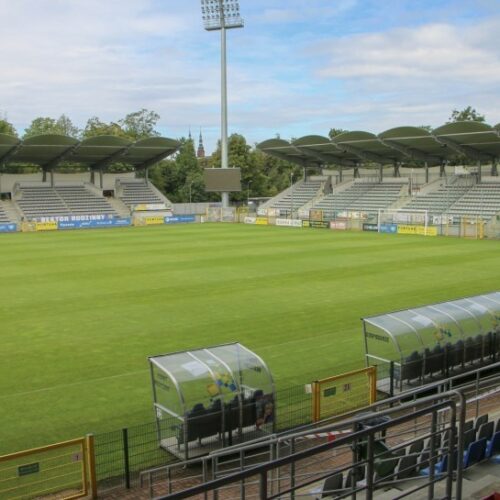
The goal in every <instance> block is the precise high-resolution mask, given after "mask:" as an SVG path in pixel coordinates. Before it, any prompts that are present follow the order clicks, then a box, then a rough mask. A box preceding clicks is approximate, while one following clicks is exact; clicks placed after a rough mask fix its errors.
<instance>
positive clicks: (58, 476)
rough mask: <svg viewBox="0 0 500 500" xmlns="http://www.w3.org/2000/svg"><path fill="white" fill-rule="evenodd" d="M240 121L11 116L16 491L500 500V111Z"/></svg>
mask: <svg viewBox="0 0 500 500" xmlns="http://www.w3.org/2000/svg"><path fill="white" fill-rule="evenodd" d="M210 2H212V3H214V2H213V1H212V0H208V1H206V2H202V4H203V5H204V6H205V4H207V5H208V7H203V8H208V9H210V8H212V7H211V3H210ZM215 3H217V4H219V3H220V6H221V7H220V10H217V9H216V10H215V11H213V12H212V11H210V10H208V11H207V12H208V14H207V13H206V12H205V11H203V15H204V18H203V19H204V22H205V28H206V29H207V30H208V31H212V30H221V29H222V31H224V29H225V28H238V27H242V25H243V24H242V21H241V19H240V17H239V10H238V11H235V10H234V5H233V4H234V3H235V2H231V1H229V0H228V1H227V2H223V1H222V0H221V1H220V2H215ZM226 3H227V4H228V5H225V4H226ZM236 3H237V2H236ZM223 4H224V6H223ZM224 9H228V10H227V13H226V15H227V18H226V21H227V23H228V25H227V26H224V13H225V12H226V11H224ZM214 12H215V14H214ZM221 13H222V14H221ZM221 19H222V21H221ZM219 21H220V22H222V28H221V26H220V25H218V24H217V23H218V22H219ZM231 23H232V24H231ZM224 36H225V35H224ZM224 44H225V41H224ZM223 81H224V80H223ZM223 85H225V83H223ZM223 94H224V92H223ZM226 98H227V96H226ZM222 99H223V100H224V95H223V96H222ZM226 105H227V102H226ZM143 111H144V110H143ZM226 113H227V110H226ZM222 114H223V115H224V111H222ZM129 116H130V115H129ZM225 119H226V122H225V124H224V116H223V117H222V127H221V128H222V130H223V132H222V137H221V143H220V145H219V147H218V149H217V151H216V153H215V154H214V155H213V157H212V158H210V159H207V158H205V157H204V151H203V144H202V137H201V132H200V145H199V148H198V151H202V152H203V154H198V157H197V158H196V157H195V149H194V141H193V140H192V138H191V132H189V139H187V140H186V139H184V138H180V139H174V138H170V137H164V136H162V135H160V134H159V133H156V132H155V133H151V134H149V135H147V134H146V135H144V136H136V137H133V136H132V135H128V136H127V135H126V134H125V132H126V126H125V125H124V123H125V121H124V122H123V123H122V124H121V128H120V127H119V126H118V125H116V124H111V125H113V127H114V126H115V125H116V127H118V128H119V134H114V133H110V131H112V127H110V128H108V129H106V131H105V132H106V133H101V132H99V133H95V134H91V135H87V136H85V135H80V136H79V137H75V135H74V134H73V135H72V134H65V133H61V131H60V130H56V129H54V130H52V131H51V132H50V133H49V132H44V133H36V134H32V135H30V134H25V136H24V137H19V136H18V135H17V134H14V133H0V165H1V170H0V233H2V234H0V239H1V244H2V251H3V253H2V256H3V258H4V269H3V272H2V277H3V287H2V291H3V297H2V299H3V300H2V306H1V307H2V313H3V314H2V323H1V324H2V351H1V354H2V364H1V367H0V374H1V378H0V380H1V382H0V383H1V385H2V391H0V400H1V405H0V406H1V408H2V410H1V417H2V418H1V430H0V498H5V499H14V498H18V499H21V498H22V499H32V498H33V499H34V498H36V499H54V498H60V499H70V498H109V499H116V498H123V499H148V498H158V499H159V498H162V499H163V498H166V499H167V498H168V499H181V498H228V499H232V498H259V499H271V498H276V499H278V498H279V499H293V498H367V499H380V500H382V499H392V498H404V497H408V496H412V497H414V498H416V499H417V498H446V499H452V498H457V499H462V498H464V499H465V498H497V496H496V495H498V493H497V492H499V491H500V483H499V481H498V470H499V469H498V467H499V463H500V399H499V390H500V288H499V283H500V253H499V251H498V250H499V240H500V177H499V175H498V161H499V159H500V124H497V125H493V124H488V123H486V122H485V120H484V119H477V120H476V119H457V120H452V121H450V122H448V123H445V124H443V125H441V126H438V127H422V126H396V127H392V128H389V129H387V130H385V131H382V132H380V133H373V132H370V131H364V130H353V131H342V130H340V129H332V130H338V133H330V134H327V135H317V134H316V131H312V132H311V133H309V134H308V130H307V128H308V127H307V125H304V126H303V128H302V130H303V131H302V133H303V134H308V135H301V136H299V137H298V138H291V139H289V140H285V139H283V138H281V137H271V138H269V139H265V140H260V141H259V142H258V143H256V145H255V148H254V149H253V154H255V155H260V156H256V157H257V158H261V161H262V162H263V163H262V164H264V162H269V163H265V165H267V166H269V165H271V166H272V167H273V168H275V170H276V171H279V174H280V175H281V179H282V180H283V179H284V180H285V181H284V183H283V182H282V183H281V184H276V186H279V189H275V190H274V191H272V190H269V191H268V192H269V193H270V194H269V195H268V196H260V193H259V194H258V195H256V196H250V193H251V189H255V192H256V193H257V187H256V186H257V184H258V183H259V182H261V181H262V179H260V180H259V175H260V173H259V174H258V175H257V174H254V175H253V176H252V175H251V171H250V170H248V167H247V166H246V165H244V166H242V167H239V166H235V167H233V165H231V168H227V167H228V166H229V164H228V160H229V158H232V159H233V160H234V158H235V157H236V153H235V152H234V151H235V150H236V146H235V144H236V141H237V140H238V137H237V136H236V135H233V136H231V137H228V136H227V116H226V117H225ZM0 121H1V120H0ZM224 126H226V130H225V132H224ZM268 137H270V136H268ZM231 141H233V142H231ZM189 155H191V156H192V157H193V160H192V164H193V165H195V168H196V169H197V170H196V172H195V173H194V174H193V173H192V172H191V174H193V176H192V177H189V176H186V178H185V180H184V181H185V184H184V186H183V188H182V189H184V191H182V194H183V195H182V196H179V193H180V192H181V191H180V190H179V191H175V192H174V191H173V190H172V191H169V190H168V188H167V187H168V183H167V182H159V179H162V180H164V179H165V177H162V175H164V174H161V175H160V173H159V172H165V171H166V172H169V171H174V168H177V167H178V165H180V167H179V169H178V170H179V171H180V170H182V168H184V167H182V165H183V164H182V162H181V161H179V158H185V157H186V156H189ZM218 155H219V156H218ZM176 162H179V163H176ZM233 163H237V162H233ZM217 167H222V168H217ZM189 168H191V167H189ZM269 170H270V168H269ZM249 172H250V173H249ZM191 174H190V175H191ZM179 175H180V174H179ZM184 175H185V172H184ZM195 175H198V176H199V178H200V179H201V176H203V183H202V184H203V188H202V190H201V191H200V192H202V195H199V193H198V196H194V197H193V190H195V189H197V183H198V182H201V181H198V177H195ZM269 175H271V174H269ZM166 186H167V187H166ZM252 186H254V187H253V188H252ZM274 187H275V186H274ZM200 189H201V188H200ZM275 191H276V192H275ZM194 194H196V192H195V193H194ZM181 198H182V199H181ZM201 198H203V199H201ZM214 200H216V201H214Z"/></svg>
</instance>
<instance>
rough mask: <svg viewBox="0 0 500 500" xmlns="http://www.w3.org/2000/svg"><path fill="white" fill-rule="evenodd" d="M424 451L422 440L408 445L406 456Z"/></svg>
mask: <svg viewBox="0 0 500 500" xmlns="http://www.w3.org/2000/svg"><path fill="white" fill-rule="evenodd" d="M423 449H424V440H423V439H419V440H418V441H415V442H414V443H412V444H411V445H410V449H409V450H408V455H414V454H418V453H421V452H422V450H423Z"/></svg>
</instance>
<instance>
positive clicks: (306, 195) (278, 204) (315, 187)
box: [260, 179, 325, 215]
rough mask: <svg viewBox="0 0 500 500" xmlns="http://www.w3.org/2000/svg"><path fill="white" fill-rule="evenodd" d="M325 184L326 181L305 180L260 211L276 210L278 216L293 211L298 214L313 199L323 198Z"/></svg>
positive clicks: (264, 205)
mask: <svg viewBox="0 0 500 500" xmlns="http://www.w3.org/2000/svg"><path fill="white" fill-rule="evenodd" d="M324 184H325V182H324V180H316V179H304V180H301V181H299V182H296V183H295V184H293V186H291V187H289V188H288V189H286V190H285V191H283V192H281V193H279V194H278V195H277V196H275V197H274V198H271V200H269V201H268V202H266V203H264V204H263V205H261V207H260V210H262V211H265V210H268V209H274V210H276V211H277V212H278V215H279V214H283V215H284V214H289V213H291V212H292V211H293V212H296V211H297V210H299V209H300V208H301V207H302V206H304V205H305V204H307V203H309V202H310V201H311V200H312V199H313V198H315V197H317V196H321V195H322V192H323V188H324Z"/></svg>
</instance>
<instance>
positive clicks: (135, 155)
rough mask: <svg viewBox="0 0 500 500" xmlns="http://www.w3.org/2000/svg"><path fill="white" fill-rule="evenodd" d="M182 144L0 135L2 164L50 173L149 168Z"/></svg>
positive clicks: (154, 140) (162, 139)
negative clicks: (71, 167) (71, 168)
mask: <svg viewBox="0 0 500 500" xmlns="http://www.w3.org/2000/svg"><path fill="white" fill-rule="evenodd" d="M179 146H180V143H179V142H178V141H176V140H174V139H168V138H166V137H152V138H148V139H142V140H140V141H137V142H130V141H128V140H127V139H125V138H123V137H116V136H106V135H102V136H96V137H90V138H88V139H84V140H83V141H78V140H77V139H74V138H72V137H67V136H64V135H38V136H34V137H29V138H28V139H25V140H19V139H18V138H16V137H13V136H8V135H4V134H0V162H1V163H4V164H10V163H13V164H30V165H39V166H40V167H42V168H43V169H45V170H51V169H53V168H55V167H57V166H58V165H60V164H62V163H64V164H79V165H85V166H87V167H90V168H92V169H97V168H99V169H103V168H106V167H107V166H109V165H111V164H113V163H121V164H128V165H131V166H133V167H135V168H146V167H148V166H150V165H153V164H154V163H157V162H158V161H160V160H162V159H164V158H166V157H167V156H170V155H171V154H172V153H175V151H177V149H178V148H179Z"/></svg>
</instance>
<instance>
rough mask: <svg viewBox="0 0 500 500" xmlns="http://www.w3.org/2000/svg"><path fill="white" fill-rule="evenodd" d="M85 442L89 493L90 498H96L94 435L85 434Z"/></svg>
mask: <svg viewBox="0 0 500 500" xmlns="http://www.w3.org/2000/svg"><path fill="white" fill-rule="evenodd" d="M86 441H87V462H88V476H89V483H90V493H91V495H92V498H97V474H96V470H95V447H94V435H93V434H87V438H86Z"/></svg>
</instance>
